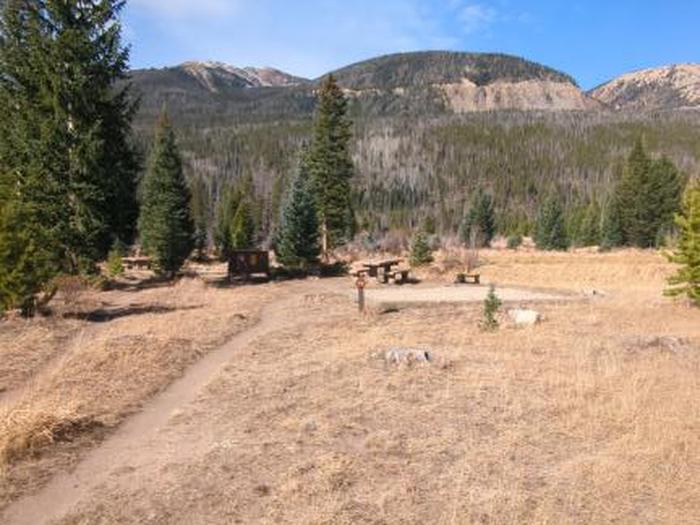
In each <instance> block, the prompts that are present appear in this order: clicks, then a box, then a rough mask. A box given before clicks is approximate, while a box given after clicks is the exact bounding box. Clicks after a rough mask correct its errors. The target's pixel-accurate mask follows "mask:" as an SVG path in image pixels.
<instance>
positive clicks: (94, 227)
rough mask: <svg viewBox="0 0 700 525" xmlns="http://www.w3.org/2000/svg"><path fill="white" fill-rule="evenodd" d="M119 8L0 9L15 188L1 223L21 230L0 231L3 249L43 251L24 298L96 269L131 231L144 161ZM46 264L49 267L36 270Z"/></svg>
mask: <svg viewBox="0 0 700 525" xmlns="http://www.w3.org/2000/svg"><path fill="white" fill-rule="evenodd" d="M123 5H124V2H123V1H110V0H104V1H101V2H83V1H79V0H65V1H61V2H59V1H35V2H34V1H33V2H30V1H27V0H7V1H6V2H4V3H3V4H2V5H1V6H0V9H1V12H0V109H1V110H2V114H3V116H4V118H2V119H0V178H1V179H2V181H0V185H2V186H5V187H6V188H12V190H11V191H10V192H9V193H6V194H5V196H4V197H0V198H1V199H2V202H0V206H2V207H3V211H2V213H3V215H4V217H5V221H4V223H5V224H9V223H15V224H16V225H17V227H18V228H21V229H22V231H21V232H18V231H15V232H7V231H0V244H2V243H4V242H7V243H12V246H11V247H10V248H11V249H10V250H9V251H7V252H6V253H10V252H12V253H15V254H17V256H19V257H20V258H21V259H24V260H28V257H29V256H28V255H27V254H24V255H22V254H20V252H21V251H22V250H23V249H24V248H22V246H24V247H26V249H28V250H35V249H40V250H41V251H42V252H45V253H44V255H45V256H44V255H42V256H36V257H34V256H33V257H31V258H32V259H34V261H35V263H34V265H35V266H36V267H35V269H34V271H32V272H31V273H32V274H33V276H31V275H28V276H26V277H25V278H23V279H22V280H23V281H24V282H25V285H23V286H21V288H23V289H24V290H25V291H26V292H27V293H29V290H30V288H31V289H33V290H34V293H36V292H38V291H39V290H41V289H42V288H44V287H45V286H46V284H47V282H48V280H50V279H51V277H52V276H53V275H55V274H56V273H57V272H60V271H67V272H77V271H80V270H81V269H85V268H90V267H92V265H93V263H94V262H95V261H96V260H97V259H99V258H101V257H103V256H104V255H105V254H106V253H107V251H108V249H109V246H110V245H111V244H112V242H113V239H114V238H120V239H122V240H125V241H128V240H131V239H130V238H131V237H132V235H133V231H134V226H135V218H136V205H135V198H134V195H135V191H134V190H135V176H136V172H137V169H138V163H137V157H136V155H135V153H134V150H133V149H132V146H131V144H130V140H129V134H130V124H131V118H132V115H133V110H134V108H133V106H132V105H131V103H130V102H129V101H128V95H129V93H128V89H129V88H128V83H126V82H124V81H123V80H124V77H125V75H126V71H127V59H128V52H127V50H126V48H124V47H123V46H122V44H121V39H120V31H121V26H120V24H119V19H118V16H119V12H120V11H121V9H122V7H123ZM117 81H122V82H121V84H120V85H122V86H123V87H121V88H119V89H117V88H116V82H117ZM6 206H7V208H6ZM11 216H14V217H15V218H14V219H13V220H10V219H9V218H10V217H11ZM20 216H21V221H18V220H17V217H20ZM8 220H9V222H7V221H8ZM13 221H14V222H13ZM20 239H23V241H22V242H20V241H19V240H20ZM29 247H32V248H29ZM40 261H45V262H48V261H51V262H50V264H47V265H46V266H43V267H41V268H39V266H40V265H42V264H43V263H41V262H40ZM6 263H7V260H4V259H0V273H5V274H6V275H12V274H13V273H14V272H13V269H12V268H10V267H5V264H6ZM27 283H32V285H31V286H28V285H27Z"/></svg>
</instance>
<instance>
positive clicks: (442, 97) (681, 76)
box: [131, 51, 700, 121]
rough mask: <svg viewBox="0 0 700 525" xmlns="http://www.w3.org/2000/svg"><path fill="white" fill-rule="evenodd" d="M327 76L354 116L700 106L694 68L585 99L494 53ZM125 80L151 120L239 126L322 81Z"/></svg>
mask: <svg viewBox="0 0 700 525" xmlns="http://www.w3.org/2000/svg"><path fill="white" fill-rule="evenodd" d="M331 73H332V74H333V75H334V76H335V77H336V78H337V80H338V82H339V84H340V85H341V87H343V89H344V90H345V91H346V93H347V94H348V95H349V97H350V98H351V99H352V101H353V108H354V111H355V112H356V113H357V114H361V115H368V116H395V115H398V114H404V115H405V114H407V113H408V114H416V115H439V114H446V113H447V114H450V113H453V114H462V113H470V112H476V111H498V110H517V111H542V110H545V111H598V110H610V111H639V110H648V111H658V110H678V109H689V108H691V109H692V108H700V65H697V64H685V65H670V66H665V67H661V68H656V69H647V70H643V71H638V72H633V73H628V74H624V75H622V76H620V77H618V78H616V79H613V80H611V81H610V82H608V83H606V84H603V85H602V86H599V87H597V88H595V89H593V90H591V91H588V92H584V91H583V90H581V89H580V88H579V86H578V85H577V83H576V81H575V80H574V79H573V78H572V77H571V76H569V75H567V74H565V73H562V72H560V71H557V70H555V69H552V68H549V67H547V66H543V65H541V64H537V63H535V62H531V61H528V60H525V59H522V58H519V57H515V56H509V55H503V54H491V53H458V52H439V51H428V52H415V53H401V54H394V55H387V56H382V57H378V58H374V59H370V60H366V61H363V62H359V63H356V64H352V65H349V66H347V67H344V68H341V69H338V70H336V71H333V72H331ZM324 76H325V75H324ZM131 78H132V81H133V84H134V86H135V91H136V92H137V93H138V94H139V95H140V97H141V99H142V106H143V112H144V113H145V114H148V115H149V116H150V114H151V113H153V112H154V111H156V110H158V109H159V108H160V107H161V106H162V105H163V104H164V103H166V104H168V106H169V107H174V108H177V109H176V112H180V111H182V112H183V113H184V114H188V113H192V114H195V115H201V116H203V117H205V118H209V117H210V118H214V119H215V118H216V117H217V116H219V117H230V118H237V119H240V120H244V121H245V120H250V121H260V120H269V119H273V120H277V119H279V118H282V119H284V118H291V117H302V116H307V115H308V114H310V112H311V111H312V108H313V101H314V89H315V87H316V86H317V85H318V82H319V80H320V79H305V78H301V77H297V76H294V75H291V74H288V73H285V72H283V71H280V70H277V69H273V68H255V67H245V68H239V67H234V66H231V65H228V64H223V63H220V62H186V63H184V64H181V65H179V66H174V67H167V68H162V69H141V70H135V71H133V72H132V75H131Z"/></svg>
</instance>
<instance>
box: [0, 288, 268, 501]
mask: <svg viewBox="0 0 700 525" xmlns="http://www.w3.org/2000/svg"><path fill="white" fill-rule="evenodd" d="M270 297H271V291H270V290H258V289H254V288H253V287H251V288H248V289H234V290H232V289H217V288H215V287H211V286H206V285H205V283H204V282H203V281H201V280H199V279H184V280H182V281H180V282H179V283H177V284H175V285H174V286H162V285H161V286H155V287H152V288H147V289H144V290H134V289H129V290H123V291H113V292H106V293H96V292H92V295H91V296H90V297H87V298H85V299H84V301H86V302H87V303H88V304H91V305H92V306H91V308H92V309H93V311H92V313H91V312H90V311H89V309H88V311H87V312H86V311H85V308H82V307H80V308H78V310H79V312H80V314H81V317H85V315H84V314H86V313H87V314H91V315H92V316H91V315H88V316H87V319H93V322H91V321H90V320H87V319H86V320H76V319H62V318H60V317H54V318H51V319H37V320H32V321H24V320H20V319H14V320H8V321H5V322H4V323H3V325H2V328H1V329H0V332H1V334H2V335H0V339H1V340H2V341H4V342H5V343H8V344H3V345H2V346H0V363H2V366H1V367H0V379H1V380H2V381H3V383H2V384H3V386H4V387H5V388H6V392H4V394H2V396H3V397H0V508H2V507H3V506H4V505H6V504H7V503H8V502H9V501H10V500H12V499H14V498H16V497H17V496H18V495H19V494H20V493H21V492H23V491H25V490H26V489H27V488H32V487H33V486H34V485H35V484H36V483H38V482H41V480H43V479H44V478H45V477H46V476H47V475H48V474H49V473H50V472H51V471H52V470H53V469H55V468H56V466H57V465H62V466H65V465H66V464H69V463H70V462H71V461H73V460H75V458H76V454H75V452H76V451H77V450H79V449H80V448H81V446H84V445H86V444H88V443H90V442H91V441H92V440H94V439H99V438H100V437H101V435H102V434H103V433H104V431H103V429H108V428H112V427H114V426H115V425H117V424H118V423H119V422H120V421H122V420H123V419H124V418H125V417H126V416H128V415H129V414H130V413H132V412H134V411H135V410H138V409H139V407H140V406H141V405H142V403H143V402H144V401H145V400H147V399H149V398H150V397H151V396H152V395H153V394H155V393H156V392H158V391H160V390H162V389H163V388H164V387H166V386H167V385H168V384H169V383H170V382H172V381H173V380H174V379H175V378H177V377H178V376H180V375H181V374H182V372H183V371H184V370H185V369H186V368H187V367H188V365H190V364H191V363H193V362H194V361H195V360H197V359H198V358H199V357H200V356H201V355H202V354H203V353H204V352H206V351H208V350H209V349H211V348H214V347H217V346H219V345H220V344H222V343H223V342H224V341H225V340H227V339H228V338H229V337H231V336H232V335H233V334H235V333H237V332H239V331H241V330H243V329H244V328H245V327H247V326H249V325H250V324H251V323H252V322H254V321H255V319H256V318H257V316H258V314H259V310H260V308H261V306H262V305H263V304H264V303H265V301H267V300H269V299H270ZM95 308H97V310H94V309H95ZM62 313H66V312H62ZM68 313H70V312H68Z"/></svg>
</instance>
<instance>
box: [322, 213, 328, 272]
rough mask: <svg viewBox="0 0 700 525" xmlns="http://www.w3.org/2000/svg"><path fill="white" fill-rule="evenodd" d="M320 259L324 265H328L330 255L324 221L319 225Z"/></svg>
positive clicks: (326, 227) (326, 226)
mask: <svg viewBox="0 0 700 525" xmlns="http://www.w3.org/2000/svg"><path fill="white" fill-rule="evenodd" d="M321 257H322V258H323V262H325V263H328V261H329V260H330V254H329V253H328V225H327V223H326V220H325V219H324V220H323V222H322V223H321Z"/></svg>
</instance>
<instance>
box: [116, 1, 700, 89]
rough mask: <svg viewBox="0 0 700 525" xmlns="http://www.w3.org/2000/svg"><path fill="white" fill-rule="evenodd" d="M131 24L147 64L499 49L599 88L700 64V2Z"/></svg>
mask: <svg viewBox="0 0 700 525" xmlns="http://www.w3.org/2000/svg"><path fill="white" fill-rule="evenodd" d="M124 26H125V37H126V40H127V41H128V42H129V43H130V44H131V45H132V60H131V62H132V66H133V67H138V68H140V67H160V66H166V65H175V64H179V63H181V62H184V61H187V60H219V61H223V62H228V63H230V64H234V65H237V66H248V65H252V66H272V67H277V68H279V69H282V70H284V71H287V72H289V73H293V74H297V75H301V76H306V77H317V76H319V75H321V74H323V73H326V72H328V71H330V70H332V69H335V68H337V67H341V66H344V65H348V64H350V63H353V62H357V61H359V60H363V59H366V58H371V57H373V56H376V55H380V54H385V53H393V52H400V51H415V50H423V49H448V50H457V51H494V52H503V53H510V54H515V55H519V56H524V57H526V58H528V59H531V60H534V61H536V62H541V63H543V64H546V65H549V66H552V67H554V68H557V69H560V70H562V71H565V72H567V73H569V74H571V75H573V76H574V77H575V78H576V79H577V80H578V82H579V83H580V84H581V86H582V87H584V88H591V87H594V86H596V85H598V84H600V83H602V82H604V81H606V80H609V79H611V78H613V77H615V76H617V75H620V74H622V73H625V72H628V71H632V70H636V69H641V68H646V67H653V66H659V65H664V64H670V63H681V62H700V1H698V0H666V1H663V0H637V1H633V0H608V1H603V0H589V1H583V0H573V1H565V0H564V1H555V0H532V1H515V0H476V1H471V0H344V1H341V0H130V1H129V2H128V5H127V8H126V10H125V12H124Z"/></svg>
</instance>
